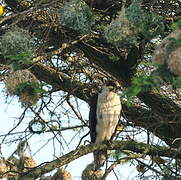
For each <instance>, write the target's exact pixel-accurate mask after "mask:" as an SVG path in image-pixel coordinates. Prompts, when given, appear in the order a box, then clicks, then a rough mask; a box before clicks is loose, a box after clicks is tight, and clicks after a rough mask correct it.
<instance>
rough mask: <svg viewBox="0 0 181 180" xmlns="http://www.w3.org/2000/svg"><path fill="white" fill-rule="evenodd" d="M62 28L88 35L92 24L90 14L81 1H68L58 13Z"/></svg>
mask: <svg viewBox="0 0 181 180" xmlns="http://www.w3.org/2000/svg"><path fill="white" fill-rule="evenodd" d="M59 13H60V15H59V17H60V22H61V24H62V25H63V26H65V27H68V28H72V29H74V30H76V31H78V32H79V33H81V34H84V33H88V32H90V30H91V25H92V23H93V18H92V12H91V10H90V8H89V7H88V6H87V4H86V3H85V2H84V1H82V0H70V1H68V2H66V3H65V5H64V6H63V8H61V9H60V11H59Z"/></svg>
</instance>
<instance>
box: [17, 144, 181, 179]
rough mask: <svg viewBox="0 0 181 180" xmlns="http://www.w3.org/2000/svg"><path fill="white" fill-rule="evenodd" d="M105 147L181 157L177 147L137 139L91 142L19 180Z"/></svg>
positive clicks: (35, 176)
mask: <svg viewBox="0 0 181 180" xmlns="http://www.w3.org/2000/svg"><path fill="white" fill-rule="evenodd" d="M103 149H109V150H113V149H117V150H129V151H132V152H136V153H141V154H145V155H150V156H156V155H158V156H165V157H172V158H177V159H181V152H179V151H177V150H176V149H171V148H168V147H161V146H156V145H155V146H154V145H149V144H144V143H139V142H136V141H113V142H112V144H105V143H102V144H89V145H86V146H81V147H80V148H79V149H76V150H73V151H71V152H69V153H68V154H66V155H64V156H62V157H60V158H57V159H55V160H53V161H51V162H49V163H47V164H45V165H42V166H40V167H37V168H34V169H32V170H31V171H28V172H26V173H24V174H23V175H21V177H19V179H18V180H26V179H28V178H34V179H36V178H38V177H40V176H42V175H43V174H45V173H48V172H50V171H52V170H53V169H55V168H59V167H61V166H63V165H65V164H68V163H70V162H71V161H73V160H75V159H77V158H79V157H81V156H83V155H86V154H88V153H91V152H93V151H96V150H103Z"/></svg>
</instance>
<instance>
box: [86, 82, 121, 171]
mask: <svg viewBox="0 0 181 180" xmlns="http://www.w3.org/2000/svg"><path fill="white" fill-rule="evenodd" d="M116 91H117V86H116V83H115V82H114V81H108V82H107V83H106V84H105V85H103V87H102V90H101V92H100V93H98V94H97V95H95V96H93V97H92V99H91V102H90V111H89V128H90V136H91V142H92V143H101V142H104V141H109V140H111V139H112V137H113V135H114V133H115V130H116V126H117V124H118V121H119V118H120V112H121V109H122V106H121V101H120V97H119V96H118V95H117V93H116ZM106 157H107V151H106V150H101V151H95V152H94V162H95V168H96V169H100V167H101V166H103V165H104V162H105V161H106Z"/></svg>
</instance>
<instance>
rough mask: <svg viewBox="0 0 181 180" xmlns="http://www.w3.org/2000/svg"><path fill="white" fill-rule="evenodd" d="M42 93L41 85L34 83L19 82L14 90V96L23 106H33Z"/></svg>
mask: <svg viewBox="0 0 181 180" xmlns="http://www.w3.org/2000/svg"><path fill="white" fill-rule="evenodd" d="M43 92H44V90H43V89H42V87H41V85H40V84H39V83H38V82H35V81H31V82H21V83H19V85H18V86H17V87H16V89H15V95H17V96H19V97H20V100H21V101H22V102H23V103H25V104H29V103H30V104H35V103H36V102H37V101H38V100H39V98H40V95H41V94H42V93H43Z"/></svg>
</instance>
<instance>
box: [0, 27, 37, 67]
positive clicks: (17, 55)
mask: <svg viewBox="0 0 181 180" xmlns="http://www.w3.org/2000/svg"><path fill="white" fill-rule="evenodd" d="M0 54H2V55H3V56H4V57H5V58H7V59H8V61H7V64H13V67H14V69H15V70H17V69H21V64H22V63H30V62H31V57H32V56H33V55H35V41H34V39H33V38H32V37H31V36H30V34H29V33H28V31H26V30H23V29H21V28H18V27H14V28H11V29H10V30H9V31H7V32H6V33H5V34H4V35H3V36H1V41H0Z"/></svg>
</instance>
